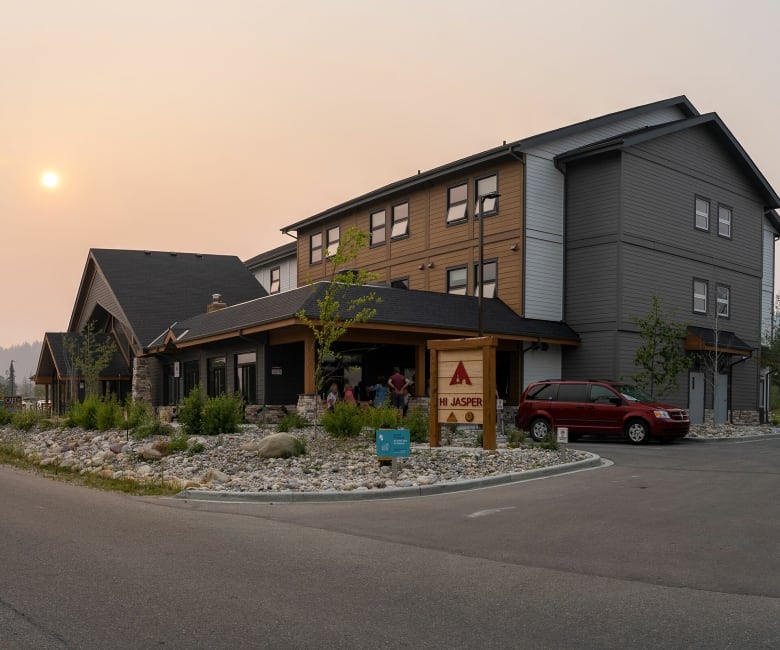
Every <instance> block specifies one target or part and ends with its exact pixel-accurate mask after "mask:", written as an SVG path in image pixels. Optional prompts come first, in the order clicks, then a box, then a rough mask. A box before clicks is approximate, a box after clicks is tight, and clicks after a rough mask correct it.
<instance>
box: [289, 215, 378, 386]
mask: <svg viewBox="0 0 780 650" xmlns="http://www.w3.org/2000/svg"><path fill="white" fill-rule="evenodd" d="M367 244H368V233H366V232H364V231H362V230H359V229H357V228H355V227H354V226H353V227H350V228H348V229H347V231H346V232H345V233H344V234H343V236H342V238H341V240H340V242H339V246H338V250H337V251H336V253H335V254H334V255H333V256H331V257H329V258H328V259H327V260H326V263H328V264H330V265H331V268H332V275H331V278H330V282H329V283H328V286H327V287H326V289H325V291H324V293H323V294H322V297H320V298H318V299H317V308H318V315H317V317H316V318H309V317H308V316H307V315H306V314H305V313H304V311H303V310H301V311H300V312H298V318H299V319H300V320H301V321H302V322H303V323H304V324H305V325H307V326H308V327H309V329H311V331H312V334H313V335H314V342H315V360H314V385H315V388H316V391H317V393H318V394H320V393H322V391H323V390H324V388H325V386H324V384H325V379H326V376H325V360H326V359H333V358H335V359H338V358H339V356H340V355H339V354H338V352H337V351H335V350H334V349H333V345H334V344H335V343H336V341H338V340H339V339H340V338H341V337H342V336H344V334H346V333H347V331H349V328H350V327H351V326H352V325H354V324H355V323H365V322H366V321H368V320H370V319H371V318H373V317H374V315H375V314H376V308H375V307H374V306H373V305H375V304H377V303H379V302H380V301H381V298H379V297H378V296H377V295H376V294H375V293H374V292H373V291H369V292H367V293H361V294H360V295H355V294H354V293H353V294H352V296H350V293H351V289H352V288H353V287H356V286H360V285H364V284H366V283H367V282H370V281H371V280H374V279H376V276H375V275H374V274H373V273H369V272H368V271H364V270H362V269H358V270H355V269H349V268H348V267H349V264H350V262H352V261H353V260H354V259H355V258H356V257H357V256H358V254H359V252H360V250H361V249H363V248H365V247H366V246H367Z"/></svg>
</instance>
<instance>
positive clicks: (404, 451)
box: [376, 429, 411, 458]
mask: <svg viewBox="0 0 780 650" xmlns="http://www.w3.org/2000/svg"><path fill="white" fill-rule="evenodd" d="M376 455H377V456H379V457H381V458H405V457H407V456H410V455H411V444H410V437H409V429H377V430H376Z"/></svg>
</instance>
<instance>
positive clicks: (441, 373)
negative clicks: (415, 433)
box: [428, 336, 496, 449]
mask: <svg viewBox="0 0 780 650" xmlns="http://www.w3.org/2000/svg"><path fill="white" fill-rule="evenodd" d="M428 347H429V348H430V350H431V377H432V379H433V381H432V382H431V420H430V429H431V444H432V445H438V443H439V442H440V425H442V424H451V425H457V424H475V425H482V430H483V437H482V443H483V447H485V448H486V449H495V435H496V433H495V427H496V400H495V394H496V339H495V337H490V336H486V337H478V338H469V339H453V340H445V341H429V342H428Z"/></svg>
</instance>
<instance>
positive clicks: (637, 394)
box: [615, 384, 653, 402]
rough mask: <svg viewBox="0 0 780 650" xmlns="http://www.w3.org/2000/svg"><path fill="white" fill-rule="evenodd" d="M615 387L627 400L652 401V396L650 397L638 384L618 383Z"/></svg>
mask: <svg viewBox="0 0 780 650" xmlns="http://www.w3.org/2000/svg"><path fill="white" fill-rule="evenodd" d="M615 388H616V389H617V390H618V391H620V394H621V395H622V396H623V397H625V398H626V399H627V400H628V401H629V402H652V401H653V398H652V397H650V395H648V394H647V393H646V392H645V391H644V390H642V389H641V388H639V386H633V385H631V384H618V385H616V386H615Z"/></svg>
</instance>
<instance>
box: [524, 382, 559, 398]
mask: <svg viewBox="0 0 780 650" xmlns="http://www.w3.org/2000/svg"><path fill="white" fill-rule="evenodd" d="M557 392H558V384H539V385H538V386H534V387H533V388H532V389H531V390H529V391H528V395H527V396H526V399H546V400H554V399H555V394H556V393H557Z"/></svg>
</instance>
